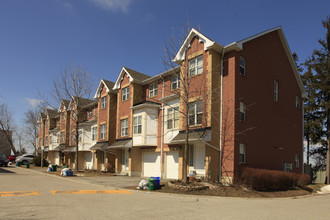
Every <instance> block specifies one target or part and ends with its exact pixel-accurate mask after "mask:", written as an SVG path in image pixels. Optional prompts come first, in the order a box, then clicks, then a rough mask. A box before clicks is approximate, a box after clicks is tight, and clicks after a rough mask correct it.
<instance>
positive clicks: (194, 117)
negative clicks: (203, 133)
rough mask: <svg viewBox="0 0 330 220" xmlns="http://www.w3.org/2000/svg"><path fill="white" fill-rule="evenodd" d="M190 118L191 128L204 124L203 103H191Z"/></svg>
mask: <svg viewBox="0 0 330 220" xmlns="http://www.w3.org/2000/svg"><path fill="white" fill-rule="evenodd" d="M188 116H189V125H190V126H191V125H198V124H202V118H203V102H202V101H196V102H193V103H189V110H188Z"/></svg>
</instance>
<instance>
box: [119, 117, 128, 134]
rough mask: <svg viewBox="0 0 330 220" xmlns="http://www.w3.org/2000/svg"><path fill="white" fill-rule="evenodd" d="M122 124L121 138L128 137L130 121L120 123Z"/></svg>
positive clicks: (125, 120)
mask: <svg viewBox="0 0 330 220" xmlns="http://www.w3.org/2000/svg"><path fill="white" fill-rule="evenodd" d="M120 124H121V127H120V128H121V136H122V137H123V136H127V135H128V119H124V120H121V121H120Z"/></svg>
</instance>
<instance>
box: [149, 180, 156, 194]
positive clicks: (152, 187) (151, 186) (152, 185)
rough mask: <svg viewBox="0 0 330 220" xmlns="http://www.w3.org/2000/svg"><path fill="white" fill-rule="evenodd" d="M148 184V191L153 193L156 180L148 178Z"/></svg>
mask: <svg viewBox="0 0 330 220" xmlns="http://www.w3.org/2000/svg"><path fill="white" fill-rule="evenodd" d="M148 182H149V191H154V190H155V183H156V179H155V178H154V177H150V178H149V179H148Z"/></svg>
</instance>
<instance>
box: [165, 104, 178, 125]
mask: <svg viewBox="0 0 330 220" xmlns="http://www.w3.org/2000/svg"><path fill="white" fill-rule="evenodd" d="M176 112H177V113H178V114H177V115H176V114H175V113H176ZM170 116H171V117H170ZM175 116H178V117H177V118H176V117H175ZM179 120H180V116H179V106H174V107H170V108H167V123H166V128H167V130H171V129H177V128H179V124H178V126H177V127H175V122H176V121H179ZM170 121H171V122H172V127H171V128H170V127H169V124H170Z"/></svg>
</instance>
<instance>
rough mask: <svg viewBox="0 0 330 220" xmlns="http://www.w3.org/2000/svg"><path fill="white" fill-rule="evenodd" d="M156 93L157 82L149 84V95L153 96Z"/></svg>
mask: <svg viewBox="0 0 330 220" xmlns="http://www.w3.org/2000/svg"><path fill="white" fill-rule="evenodd" d="M157 95H158V83H157V82H155V83H151V84H149V97H154V96H157Z"/></svg>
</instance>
